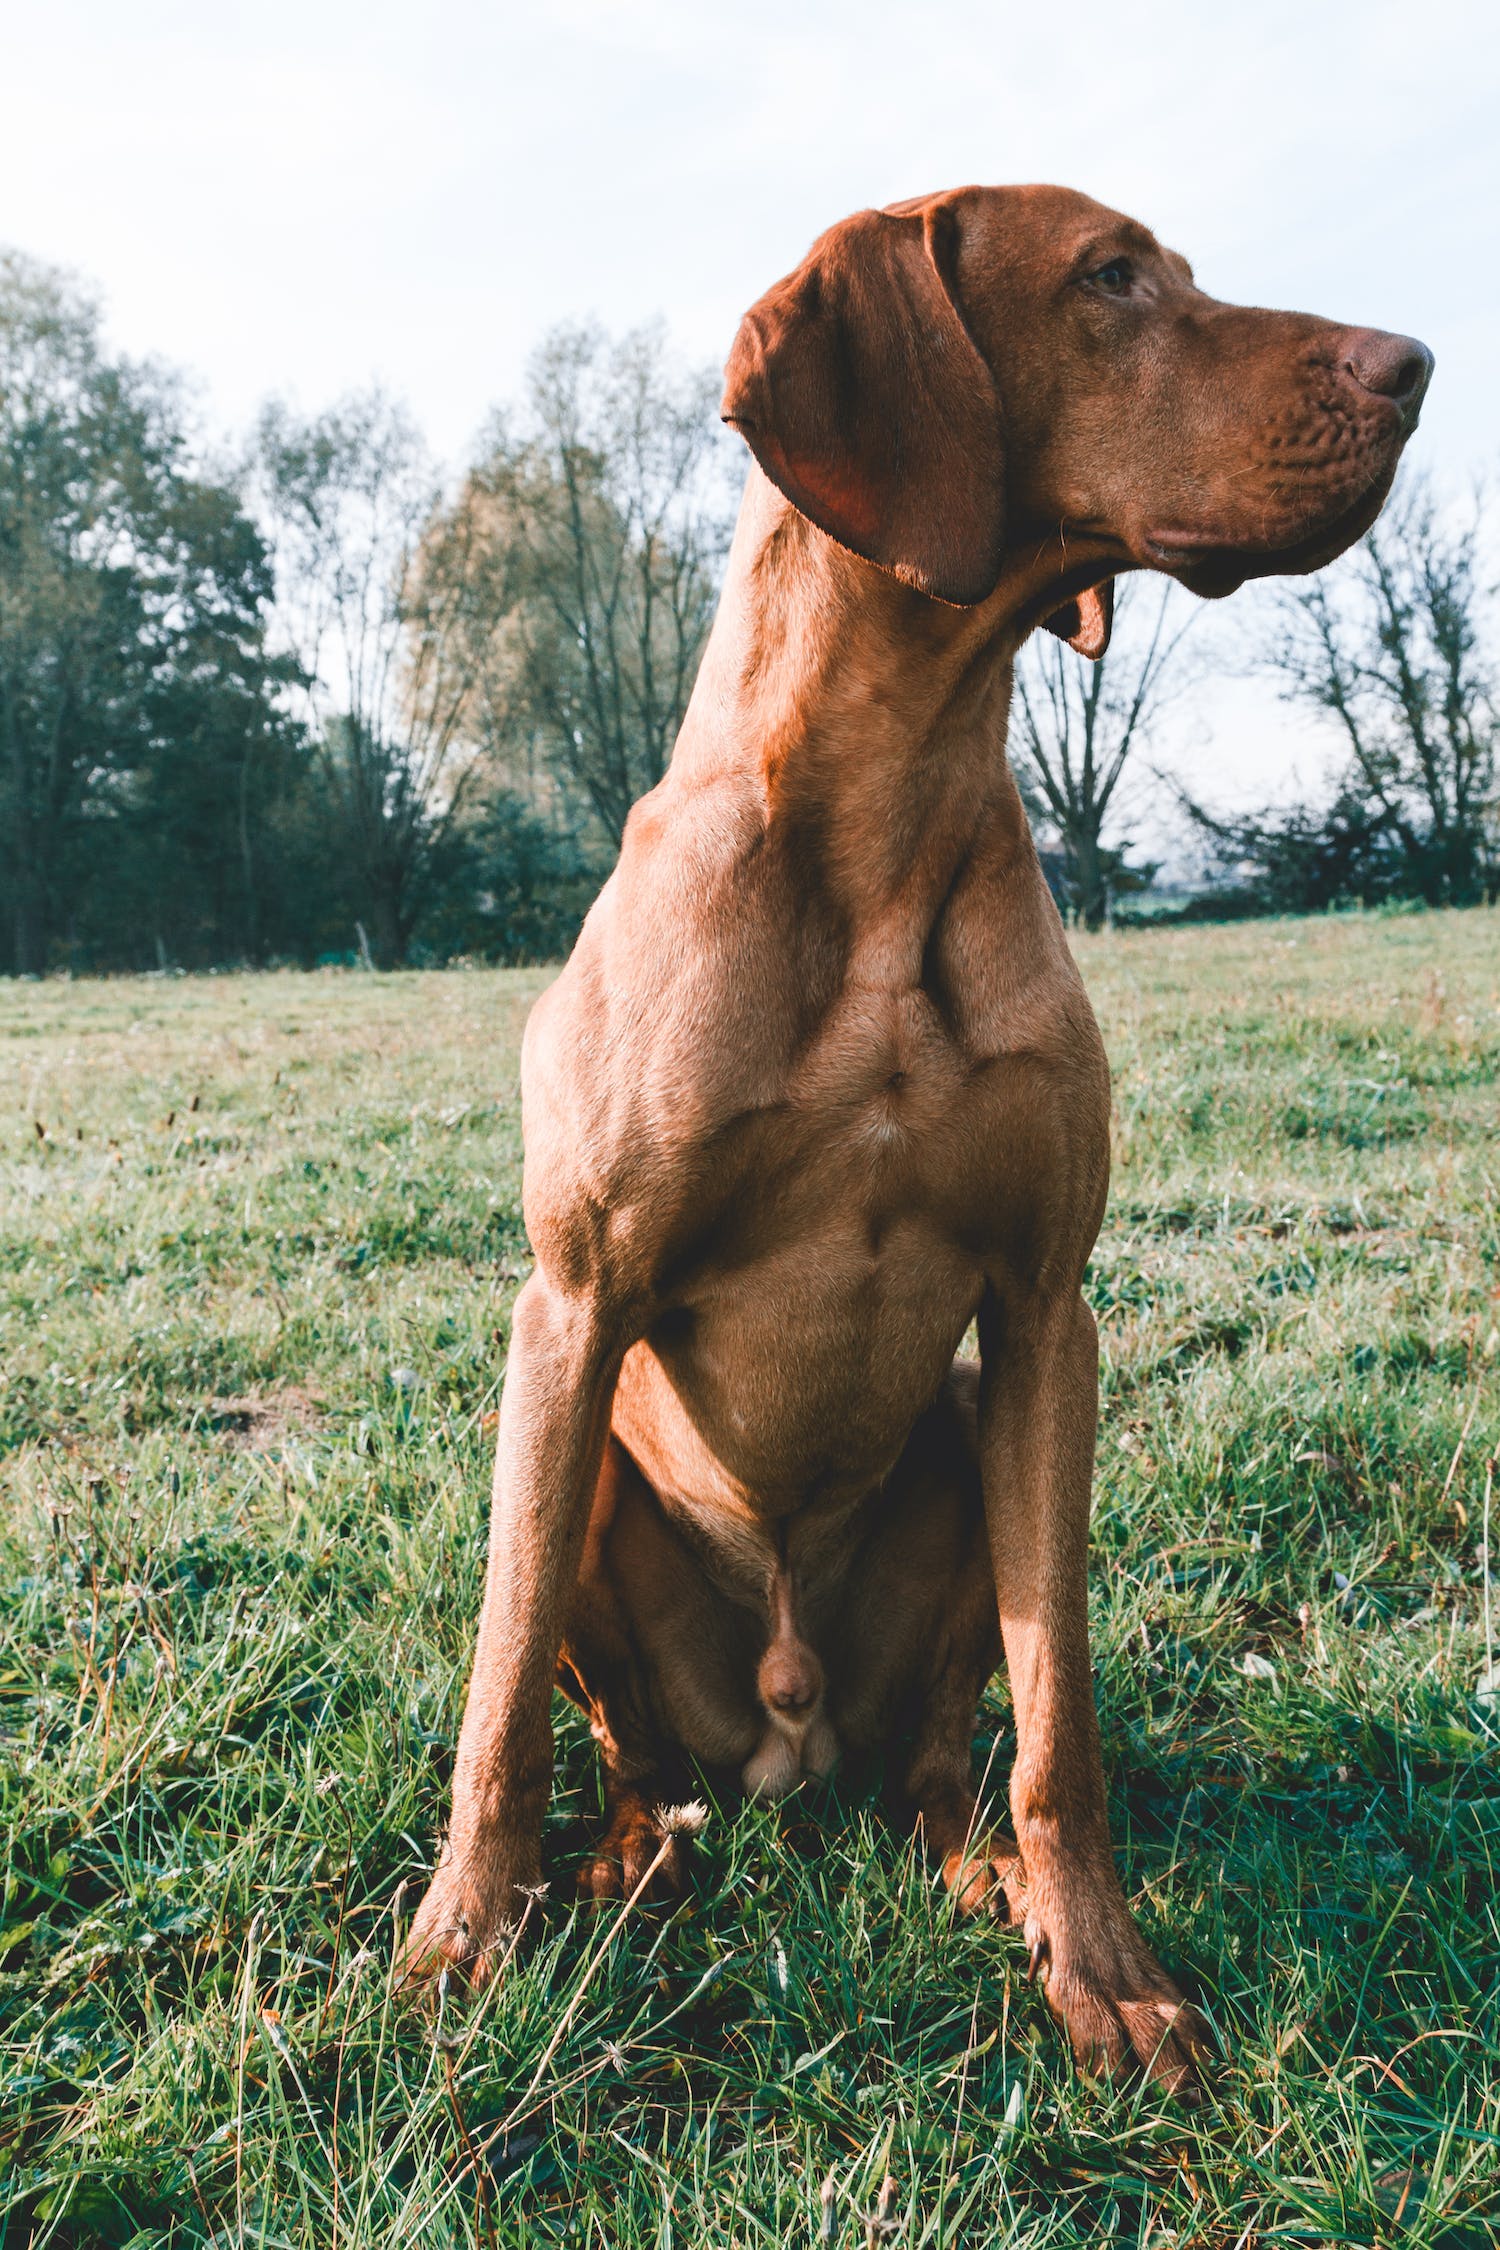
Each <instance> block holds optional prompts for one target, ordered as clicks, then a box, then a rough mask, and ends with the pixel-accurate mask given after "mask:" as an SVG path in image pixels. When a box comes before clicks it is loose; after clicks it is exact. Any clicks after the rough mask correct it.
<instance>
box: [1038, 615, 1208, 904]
mask: <svg viewBox="0 0 1500 2250" xmlns="http://www.w3.org/2000/svg"><path fill="white" fill-rule="evenodd" d="M1173 599H1174V592H1173V588H1172V587H1171V586H1169V585H1168V586H1164V587H1163V588H1162V589H1161V591H1160V593H1159V594H1155V593H1153V594H1150V595H1147V594H1144V593H1142V592H1141V591H1139V590H1138V589H1137V588H1135V587H1134V586H1132V585H1131V584H1130V583H1129V581H1125V582H1123V583H1122V584H1121V585H1119V586H1118V588H1117V590H1116V596H1115V625H1114V635H1113V638H1112V640H1111V643H1110V647H1109V649H1108V651H1107V652H1106V654H1105V655H1104V656H1102V657H1100V658H1099V660H1098V661H1097V662H1096V663H1090V662H1089V661H1088V660H1087V659H1085V658H1082V657H1079V656H1076V655H1075V654H1074V652H1073V651H1072V649H1070V648H1069V647H1068V646H1067V644H1066V643H1065V642H1063V641H1060V640H1056V639H1054V638H1053V637H1052V636H1051V635H1050V634H1046V633H1038V634H1036V635H1034V636H1033V638H1032V639H1031V640H1030V641H1029V642H1028V643H1027V645H1026V647H1025V649H1024V650H1023V651H1022V654H1021V659H1020V662H1019V663H1018V664H1017V666H1016V687H1015V700H1014V705H1013V709H1012V716H1011V737H1010V750H1011V761H1012V764H1013V765H1014V767H1015V770H1016V778H1017V780H1018V782H1019V783H1020V786H1021V793H1022V796H1023V797H1024V798H1025V799H1026V801H1027V806H1028V810H1029V811H1030V812H1031V813H1032V815H1033V820H1034V822H1035V824H1036V825H1037V826H1039V827H1040V828H1041V829H1042V830H1043V832H1044V834H1045V831H1046V830H1047V829H1049V828H1050V829H1051V830H1052V832H1053V833H1054V835H1055V836H1056V839H1057V844H1058V847H1059V849H1060V851H1061V854H1062V861H1063V880H1064V885H1065V890H1066V897H1067V902H1068V905H1069V906H1070V908H1071V910H1072V912H1073V913H1074V914H1076V916H1077V918H1078V920H1079V921H1080V922H1082V923H1083V924H1084V926H1085V927H1086V928H1087V929H1091V930H1097V929H1098V928H1099V927H1100V926H1101V925H1102V924H1103V922H1104V921H1105V919H1106V917H1107V916H1108V914H1109V911H1110V907H1111V905H1112V903H1113V900H1114V897H1115V895H1116V893H1117V892H1118V890H1119V889H1120V888H1121V887H1122V883H1123V880H1124V875H1125V852H1126V850H1127V849H1128V846H1126V845H1123V844H1122V845H1119V846H1116V847H1114V848H1111V847H1109V846H1107V845H1106V844H1105V841H1104V833H1105V829H1106V827H1107V825H1108V824H1109V821H1110V817H1111V814H1112V812H1113V811H1114V809H1115V802H1116V796H1117V792H1118V790H1119V787H1120V782H1121V780H1122V778H1123V776H1124V773H1125V769H1126V766H1127V764H1128V763H1129V760H1130V758H1131V755H1132V753H1133V752H1134V751H1136V750H1137V749H1138V748H1139V747H1140V745H1141V744H1142V743H1143V742H1144V741H1145V740H1146V739H1147V738H1148V736H1149V734H1150V730H1151V726H1152V723H1153V721H1154V719H1155V718H1156V716H1157V714H1158V712H1159V710H1160V707H1161V704H1162V701H1163V699H1164V696H1165V694H1166V692H1167V690H1168V689H1169V687H1170V686H1172V685H1173V684H1174V659H1175V658H1176V657H1177V655H1178V652H1179V650H1180V647H1181V643H1182V638H1183V634H1184V633H1185V632H1186V630H1187V625H1186V623H1183V624H1181V625H1178V626H1176V627H1175V628H1173V627H1172V626H1171V625H1170V623H1169V618H1170V614H1171V610H1172V604H1173ZM1143 612H1144V613H1145V614H1144V619H1143V614H1142V613H1143Z"/></svg>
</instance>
